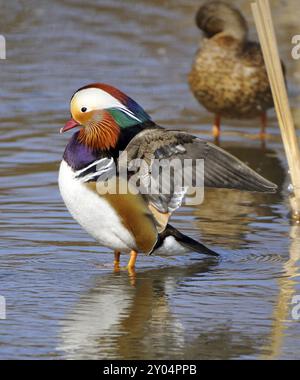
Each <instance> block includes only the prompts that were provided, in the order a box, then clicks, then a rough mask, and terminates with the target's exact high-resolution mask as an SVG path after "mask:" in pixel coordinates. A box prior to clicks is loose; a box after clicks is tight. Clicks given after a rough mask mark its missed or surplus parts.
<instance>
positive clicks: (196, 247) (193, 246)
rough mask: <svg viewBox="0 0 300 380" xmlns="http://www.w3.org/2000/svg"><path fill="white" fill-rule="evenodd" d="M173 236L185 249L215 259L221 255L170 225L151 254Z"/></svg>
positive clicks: (161, 234) (160, 235)
mask: <svg viewBox="0 0 300 380" xmlns="http://www.w3.org/2000/svg"><path fill="white" fill-rule="evenodd" d="M169 236H172V237H173V238H174V239H175V240H176V241H177V242H178V243H179V244H181V245H182V246H184V247H185V248H188V249H189V250H191V251H195V252H199V253H201V254H203V255H210V256H214V257H219V254H218V253H216V252H214V251H212V250H211V249H209V248H207V247H206V246H205V245H203V244H202V243H200V242H198V241H196V240H194V239H192V238H190V237H189V236H186V235H184V234H182V233H181V232H180V231H178V230H177V229H176V228H174V227H172V226H171V225H170V224H167V226H166V228H165V230H164V231H163V232H161V233H160V234H159V237H158V240H157V243H156V245H155V246H154V248H153V249H152V251H151V252H150V255H151V254H152V253H153V252H154V251H155V250H157V249H159V248H160V247H161V246H163V244H164V240H165V239H166V238H167V237H169Z"/></svg>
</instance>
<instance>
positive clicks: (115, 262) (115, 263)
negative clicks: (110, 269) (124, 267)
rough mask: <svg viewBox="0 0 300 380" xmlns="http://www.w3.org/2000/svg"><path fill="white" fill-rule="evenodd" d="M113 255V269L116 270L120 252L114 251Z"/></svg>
mask: <svg viewBox="0 0 300 380" xmlns="http://www.w3.org/2000/svg"><path fill="white" fill-rule="evenodd" d="M114 254H115V259H114V267H115V269H118V268H119V267H120V256H121V252H119V251H115V252H114Z"/></svg>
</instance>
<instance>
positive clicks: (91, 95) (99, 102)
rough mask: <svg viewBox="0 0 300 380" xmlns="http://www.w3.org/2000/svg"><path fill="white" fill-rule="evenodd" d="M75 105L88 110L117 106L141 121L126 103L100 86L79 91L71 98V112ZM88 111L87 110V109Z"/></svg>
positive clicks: (77, 107)
mask: <svg viewBox="0 0 300 380" xmlns="http://www.w3.org/2000/svg"><path fill="white" fill-rule="evenodd" d="M73 107H74V108H75V109H80V110H81V112H82V108H86V109H87V111H93V110H97V109H105V108H117V109H119V110H121V111H123V112H124V113H125V114H127V115H128V116H130V117H131V118H133V119H135V120H137V121H138V122H141V120H140V119H139V118H137V117H136V116H135V115H134V113H133V112H131V111H130V110H129V109H128V108H127V107H126V106H124V104H122V103H121V102H120V101H119V100H118V99H116V98H114V97H113V96H112V95H110V94H108V93H107V92H106V91H103V90H101V89H100V88H86V89H84V90H80V91H78V92H77V93H76V94H75V95H74V96H73V98H72V100H71V112H72V109H73ZM85 112H86V111H85Z"/></svg>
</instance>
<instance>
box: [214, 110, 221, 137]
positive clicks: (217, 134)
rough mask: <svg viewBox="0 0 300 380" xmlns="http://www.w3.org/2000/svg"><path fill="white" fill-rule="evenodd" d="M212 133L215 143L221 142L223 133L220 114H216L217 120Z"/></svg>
mask: <svg viewBox="0 0 300 380" xmlns="http://www.w3.org/2000/svg"><path fill="white" fill-rule="evenodd" d="M212 133H213V136H214V139H215V143H216V144H219V142H220V135H221V116H220V115H218V114H217V115H215V122H214V125H213V127H212Z"/></svg>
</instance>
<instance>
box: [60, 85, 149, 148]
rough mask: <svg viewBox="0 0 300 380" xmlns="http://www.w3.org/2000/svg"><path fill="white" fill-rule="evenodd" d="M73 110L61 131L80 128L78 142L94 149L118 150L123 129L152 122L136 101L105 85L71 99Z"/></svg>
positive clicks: (84, 88)
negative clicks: (116, 147) (116, 148)
mask: <svg viewBox="0 0 300 380" xmlns="http://www.w3.org/2000/svg"><path fill="white" fill-rule="evenodd" d="M70 110H71V116H72V118H71V119H70V120H69V121H68V122H67V123H66V125H65V126H64V127H63V128H62V129H61V130H60V132H61V133H64V132H66V131H69V130H70V129H73V128H75V127H79V128H80V132H79V135H78V139H79V140H80V142H82V143H84V144H85V145H87V146H88V147H89V148H91V149H99V150H109V149H111V148H115V146H116V145H117V142H118V139H119V135H120V133H121V132H122V129H125V128H128V127H131V126H134V125H137V124H142V123H144V122H146V121H151V118H150V116H149V115H148V114H147V113H146V112H145V111H144V109H143V108H142V107H141V106H140V105H138V104H137V103H136V102H135V101H134V100H133V99H131V98H130V97H129V96H127V95H126V94H124V93H123V92H121V91H120V90H118V89H117V88H115V87H112V86H110V85H107V84H104V83H93V84H89V85H87V86H85V87H81V88H80V89H79V90H77V91H76V92H75V93H74V95H73V96H72V98H71V103H70Z"/></svg>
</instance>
